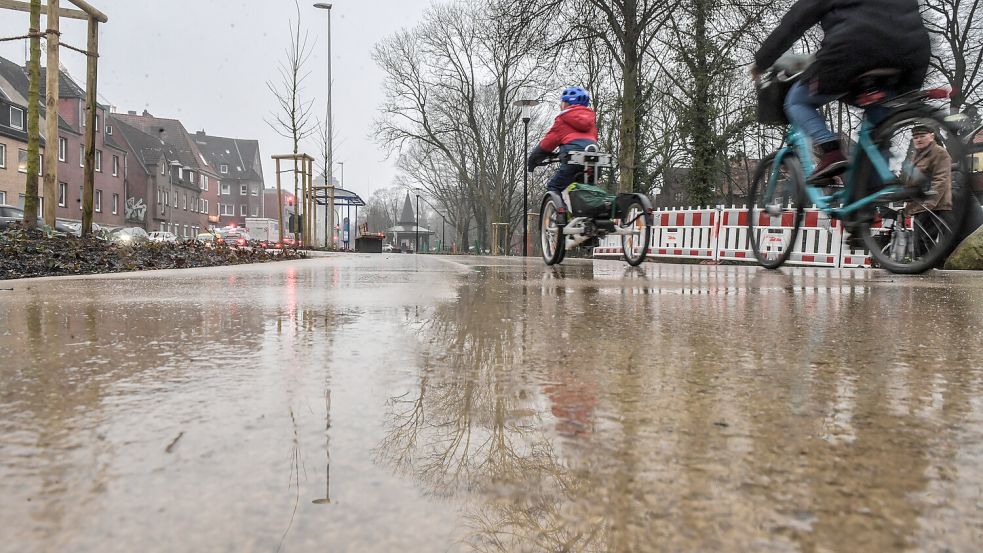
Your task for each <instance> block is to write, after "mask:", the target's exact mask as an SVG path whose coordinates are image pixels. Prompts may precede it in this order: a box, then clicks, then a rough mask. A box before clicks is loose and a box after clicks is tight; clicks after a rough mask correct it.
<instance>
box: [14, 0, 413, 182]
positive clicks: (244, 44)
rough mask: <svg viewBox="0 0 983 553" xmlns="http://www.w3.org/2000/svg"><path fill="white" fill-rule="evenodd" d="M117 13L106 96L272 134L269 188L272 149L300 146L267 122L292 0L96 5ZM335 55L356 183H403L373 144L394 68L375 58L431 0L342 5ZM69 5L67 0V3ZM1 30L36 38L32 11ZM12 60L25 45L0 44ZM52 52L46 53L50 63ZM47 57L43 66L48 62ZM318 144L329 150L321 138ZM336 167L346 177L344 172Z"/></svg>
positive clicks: (311, 148)
mask: <svg viewBox="0 0 983 553" xmlns="http://www.w3.org/2000/svg"><path fill="white" fill-rule="evenodd" d="M90 2H91V3H92V4H93V5H95V6H96V7H97V8H99V9H100V10H102V11H104V12H105V13H106V14H107V15H108V16H109V23H107V24H106V25H102V26H101V32H100V49H101V51H102V56H101V58H100V61H99V64H100V73H99V92H100V100H101V101H102V102H105V103H109V104H111V105H113V106H115V107H116V110H117V111H121V112H124V113H125V112H126V111H127V110H136V111H138V112H140V111H142V110H144V109H147V110H149V111H150V113H152V114H153V115H155V116H157V117H169V118H174V119H180V120H181V121H182V122H183V123H184V125H185V127H187V129H188V131H189V132H192V133H193V132H195V131H196V130H201V129H204V130H205V131H206V132H208V133H209V134H213V135H218V136H230V137H239V138H251V139H257V140H259V141H260V147H261V149H262V153H263V157H264V162H263V163H264V168H265V176H266V184H267V186H273V184H274V181H273V166H272V163H271V161H270V156H271V155H273V154H275V153H289V152H290V151H291V145H290V141H289V140H287V139H284V138H281V137H280V136H278V135H277V134H276V133H274V132H273V131H272V130H271V129H270V128H269V126H268V125H267V124H266V123H265V122H264V118H269V114H270V111H271V109H272V107H273V97H272V95H271V94H270V92H269V90H268V89H267V87H266V82H267V81H269V80H271V79H277V78H278V75H277V72H276V66H277V63H279V62H280V61H281V60H282V59H283V58H284V49H285V48H286V47H287V45H288V43H289V30H288V19H289V18H291V17H293V14H294V3H293V1H292V0H153V1H151V0H90ZM331 3H332V4H333V5H334V8H333V10H332V29H331V32H332V50H333V51H332V55H333V67H332V72H333V74H334V83H335V86H334V94H333V96H334V98H333V99H334V102H333V103H334V121H335V123H334V124H335V132H336V134H337V137H338V138H337V142H336V145H335V150H336V156H335V160H336V161H341V162H344V163H345V168H344V172H345V181H346V182H345V183H344V184H345V187H346V188H349V189H352V190H355V191H356V192H357V193H358V194H360V195H362V197H363V198H365V199H366V200H367V199H368V194H369V191H370V188H371V189H372V190H375V189H378V188H380V187H383V186H388V185H390V184H391V183H392V180H393V177H394V176H395V174H396V171H395V169H394V168H393V159H390V160H386V159H385V152H383V151H380V150H379V149H378V147H377V146H376V145H375V143H374V142H373V141H372V139H371V138H370V137H369V133H370V132H371V124H372V120H373V118H374V116H375V114H376V108H377V107H378V106H379V104H380V102H381V100H382V98H383V91H382V74H381V72H380V71H379V70H378V69H377V68H376V66H375V64H374V63H373V62H372V59H371V58H370V55H371V51H372V47H373V46H374V45H375V43H376V42H378V41H379V40H381V39H382V38H384V37H385V36H386V35H388V34H391V33H393V32H395V31H398V30H399V29H401V28H404V27H411V26H413V25H414V24H415V23H416V22H418V21H419V20H420V18H421V16H422V14H423V12H424V11H425V10H426V8H427V7H428V6H429V5H430V4H431V0H398V1H396V0H332V2H331ZM62 4H63V5H67V4H68V1H67V0H62ZM313 4H314V0H310V1H302V2H301V14H302V16H303V17H304V18H305V20H304V24H305V26H306V27H307V28H308V29H309V30H310V33H311V40H312V43H313V46H314V54H313V55H312V56H311V60H310V70H311V76H310V78H309V80H308V81H307V83H306V87H307V88H306V90H305V93H306V95H307V97H309V98H311V99H314V100H315V101H316V103H317V106H318V107H317V113H318V115H319V117H323V113H324V105H325V99H326V89H327V67H326V65H327V53H326V41H325V38H326V35H327V21H326V14H325V12H324V11H323V10H318V9H315V8H313V7H312V6H313ZM0 13H2V14H3V17H0V35H2V36H13V35H20V34H26V30H27V27H28V14H27V13H19V12H12V11H6V10H0ZM62 33H63V39H64V40H65V41H67V42H68V43H69V44H72V45H74V46H84V45H85V24H84V23H83V22H81V21H69V20H63V22H62ZM0 55H2V56H4V57H6V58H8V59H11V60H13V61H15V62H18V63H21V64H23V62H24V55H25V49H24V45H23V44H21V43H0ZM43 59H44V54H43V52H42V60H43ZM61 59H62V65H64V66H65V67H66V68H67V69H68V71H69V73H70V74H71V75H72V76H73V78H75V79H76V80H77V81H79V83H80V84H81V83H82V82H83V81H84V77H85V60H84V58H83V56H82V55H81V54H78V53H76V52H72V51H68V50H65V49H63V50H62V57H61ZM42 63H43V61H42ZM306 150H307V151H308V152H309V153H310V154H311V155H313V156H314V157H317V156H318V148H317V143H316V140H314V139H311V140H310V141H309V143H308V145H307V147H306ZM339 172H340V171H339V169H338V167H337V166H336V167H335V175H336V176H339Z"/></svg>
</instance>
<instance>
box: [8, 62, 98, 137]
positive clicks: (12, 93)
mask: <svg viewBox="0 0 983 553" xmlns="http://www.w3.org/2000/svg"><path fill="white" fill-rule="evenodd" d="M30 85H31V80H30V77H29V76H28V74H27V69H26V68H24V67H21V66H20V65H17V64H16V63H14V62H12V61H10V60H8V59H6V58H4V57H2V56H0V88H2V89H3V94H4V95H5V96H7V97H8V98H9V99H10V101H11V102H13V103H14V104H17V105H20V106H22V107H26V106H27V96H28V89H29V88H30ZM45 85H46V81H45V68H44V67H42V68H41V89H40V98H41V117H42V119H43V118H44V117H45V116H46V114H45V112H46V111H47V110H46V109H45V106H44V96H45V93H46V92H45V91H46V90H47V87H46V86H45ZM58 89H59V98H83V97H84V96H85V94H84V92H82V89H81V88H80V87H79V85H78V84H77V83H76V82H75V81H74V80H72V78H71V76H69V75H68V73H65V72H64V71H62V72H61V78H60V79H59V80H58ZM103 107H105V106H103ZM58 128H59V129H61V130H63V131H69V132H71V133H73V134H81V133H80V132H79V130H78V129H76V128H74V127H72V126H71V125H69V124H68V122H67V121H65V120H64V119H63V118H62V117H61V116H60V115H59V116H58ZM41 133H42V137H43V135H44V122H43V121H42V122H41Z"/></svg>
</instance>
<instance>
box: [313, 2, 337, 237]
mask: <svg viewBox="0 0 983 553" xmlns="http://www.w3.org/2000/svg"><path fill="white" fill-rule="evenodd" d="M314 7H315V8H318V9H321V10H326V11H327V12H328V41H327V42H328V169H327V175H325V177H326V179H327V181H328V182H327V183H326V184H325V186H327V187H329V188H328V190H325V201H326V202H327V203H328V205H327V209H326V210H325V211H327V212H328V216H327V217H326V219H327V220H326V221H325V225H326V226H327V229H331V232H332V235H331V238H330V239H329V238H328V233H327V232H325V236H324V239H325V241H327V242H328V243H327V244H326V246H327V247H328V248H332V247H334V234H333V233H334V226H335V224H334V179H333V178H332V177H333V176H334V175H333V173H334V171H333V165H334V159H333V158H334V145H333V143H332V142H333V140H334V120H333V118H332V113H331V4H327V3H324V2H318V3H316V4H314ZM327 229H325V230H327Z"/></svg>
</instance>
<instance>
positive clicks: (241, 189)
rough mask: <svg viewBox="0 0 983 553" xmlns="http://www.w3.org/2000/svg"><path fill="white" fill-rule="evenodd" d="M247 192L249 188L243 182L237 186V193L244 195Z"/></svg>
mask: <svg viewBox="0 0 983 553" xmlns="http://www.w3.org/2000/svg"><path fill="white" fill-rule="evenodd" d="M247 194H249V188H248V187H247V186H246V185H245V184H243V185H242V186H240V187H239V195H240V196H245V195H247Z"/></svg>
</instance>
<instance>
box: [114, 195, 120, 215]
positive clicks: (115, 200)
mask: <svg viewBox="0 0 983 553" xmlns="http://www.w3.org/2000/svg"><path fill="white" fill-rule="evenodd" d="M117 214H119V194H113V215H117Z"/></svg>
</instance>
